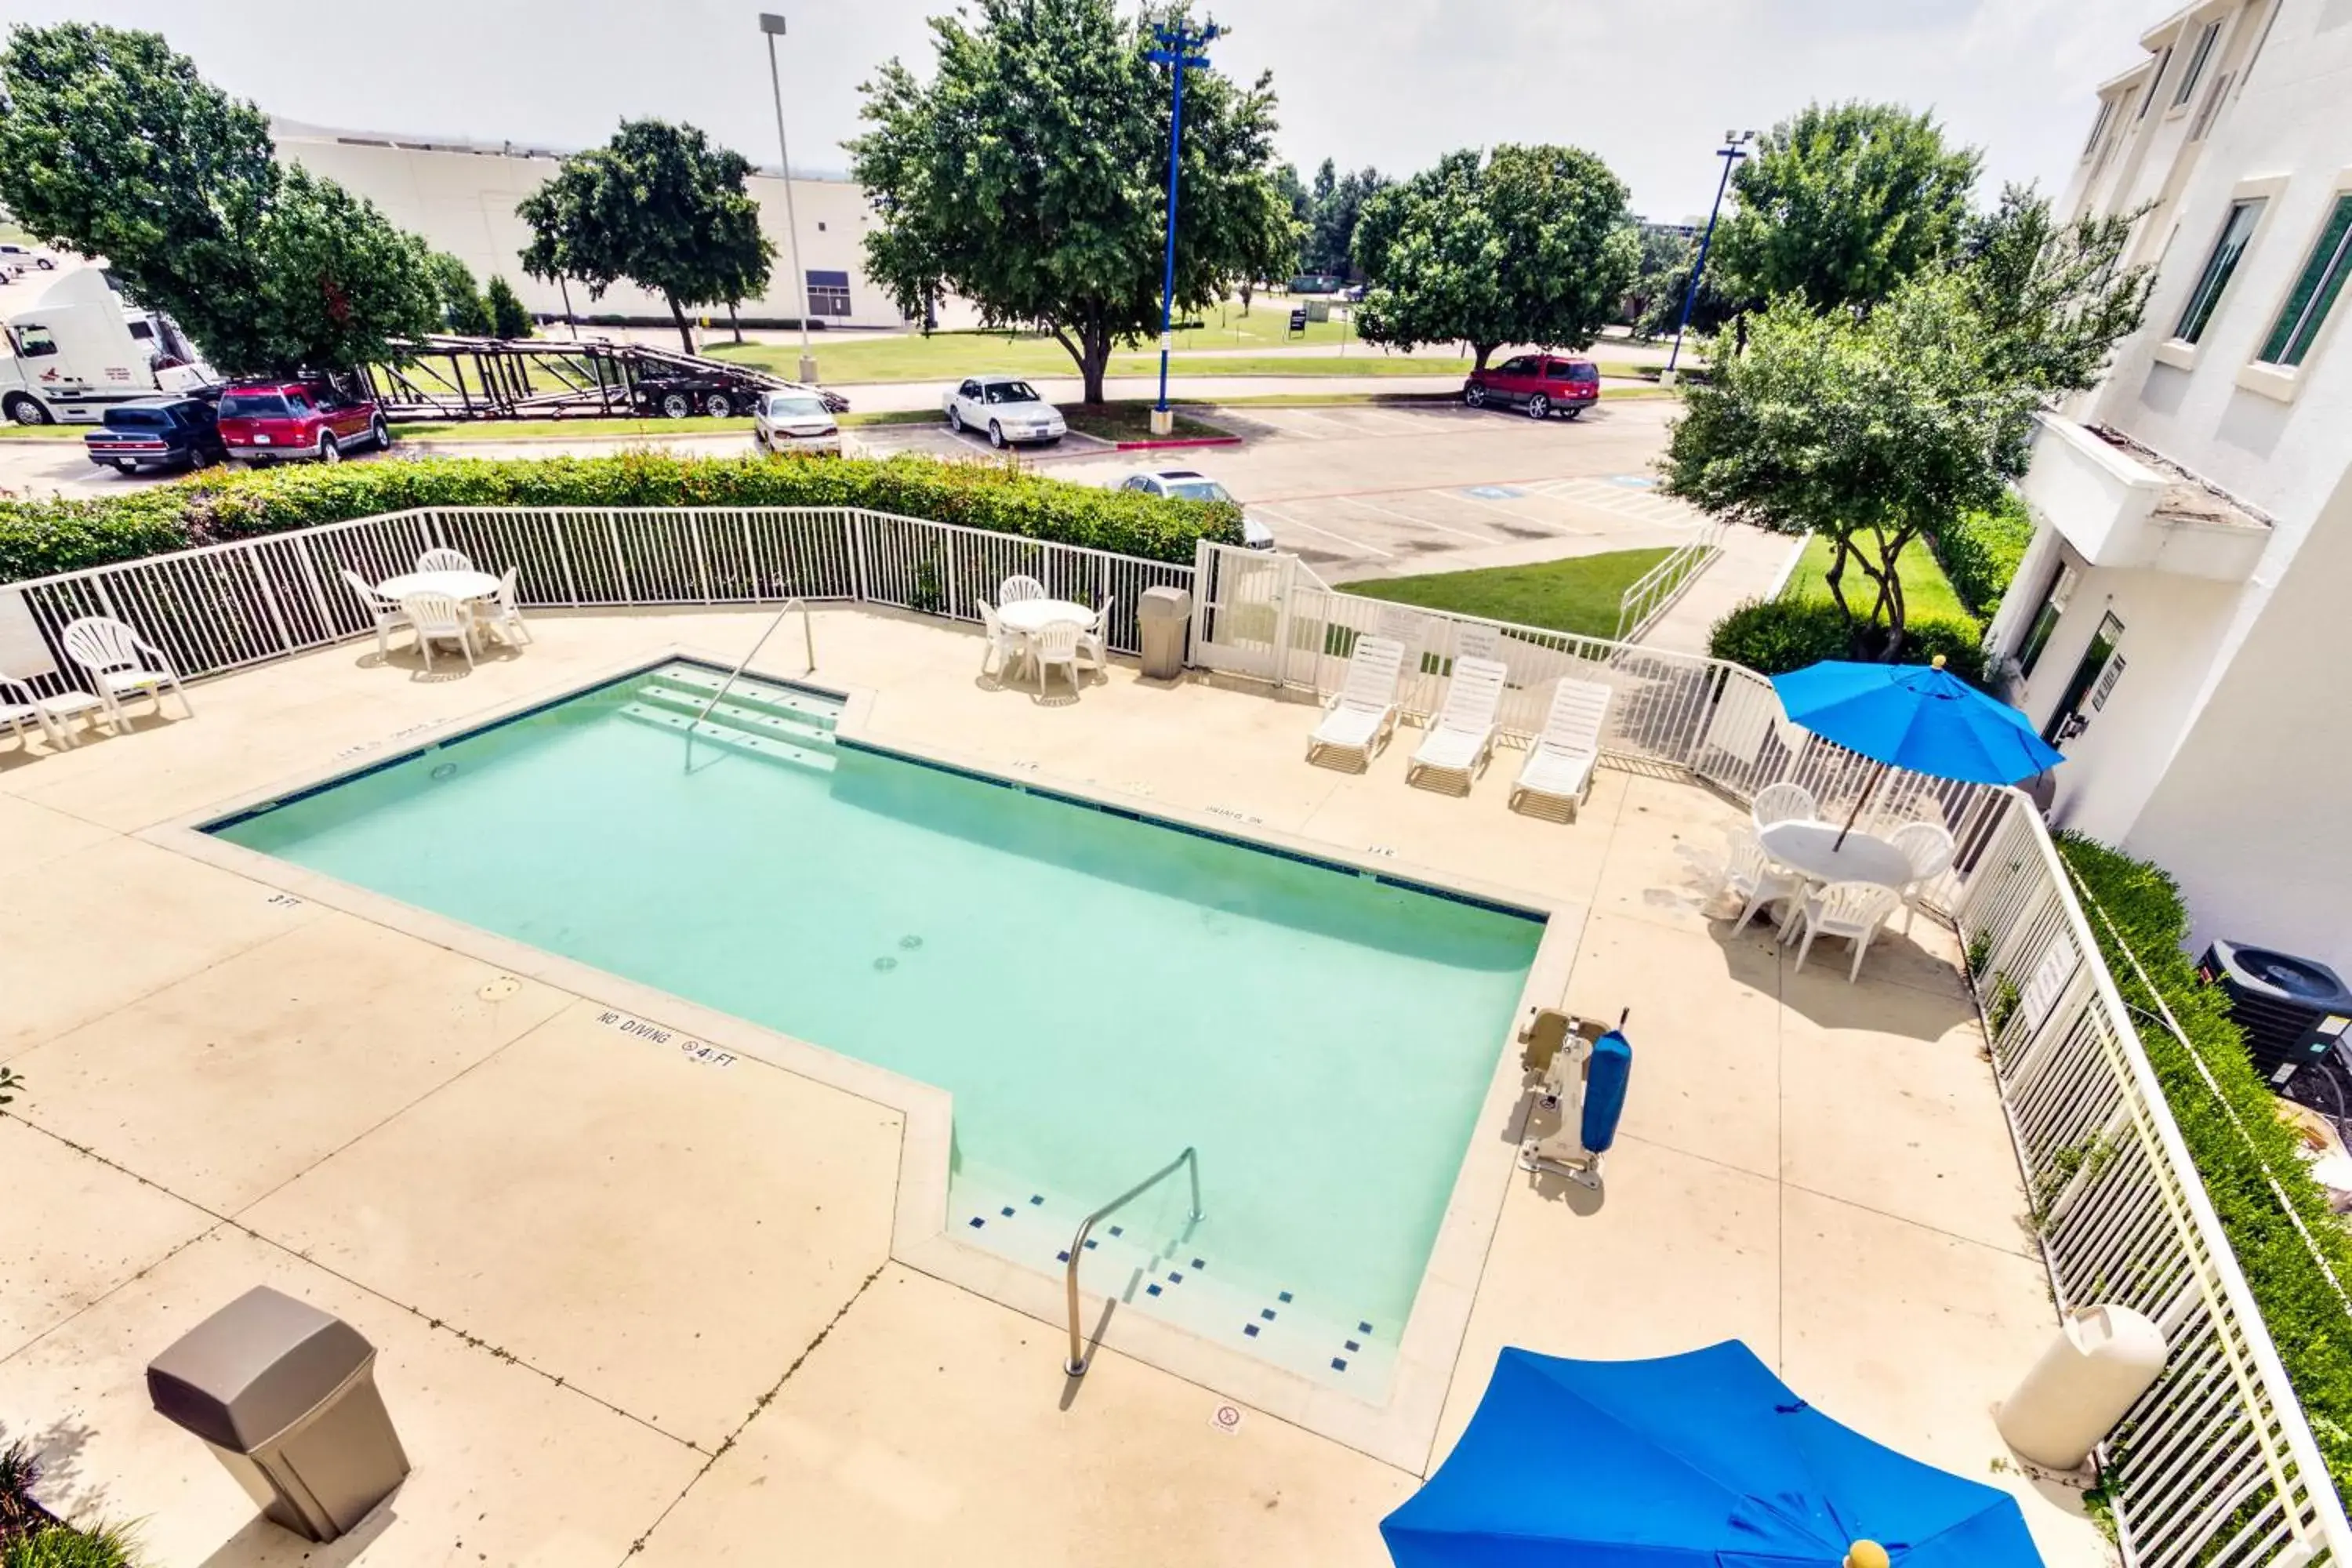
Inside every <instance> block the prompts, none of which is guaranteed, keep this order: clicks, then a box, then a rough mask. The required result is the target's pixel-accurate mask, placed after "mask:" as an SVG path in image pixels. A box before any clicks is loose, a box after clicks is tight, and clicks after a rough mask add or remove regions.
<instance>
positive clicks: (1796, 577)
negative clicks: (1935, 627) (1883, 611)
mask: <svg viewBox="0 0 2352 1568" xmlns="http://www.w3.org/2000/svg"><path fill="white" fill-rule="evenodd" d="M1834 549H1835V546H1833V545H1832V543H1831V542H1830V541H1829V540H1828V539H1826V538H1824V537H1823V536H1822V535H1821V534H1818V533H1817V534H1815V535H1813V537H1812V538H1811V539H1809V540H1807V541H1805V554H1804V558H1803V559H1802V560H1801V561H1799V562H1798V563H1797V569H1796V571H1795V572H1793V573H1791V574H1790V577H1789V585H1788V586H1787V587H1786V588H1783V589H1782V590H1781V591H1780V592H1781V595H1782V597H1784V598H1804V599H1826V598H1828V597H1829V596H1830V587H1829V584H1828V583H1827V581H1825V574H1827V573H1828V571H1829V569H1830V555H1831V553H1832V551H1833V550H1834ZM1895 565H1896V568H1897V569H1898V570H1899V571H1900V572H1901V573H1902V574H1903V613H1904V614H1905V615H1906V616H1957V617H1958V618H1960V619H1962V620H1967V619H1969V618H1971V617H1970V616H1969V612H1968V607H1967V606H1966V605H1962V604H1961V603H1960V596H1959V595H1958V594H1956V593H1954V592H1953V591H1952V584H1951V579H1949V578H1948V577H1946V576H1945V575H1944V568H1943V566H1942V565H1941V564H1940V563H1937V560H1936V552H1934V551H1932V550H1930V549H1928V548H1927V542H1926V541H1924V540H1917V539H1915V540H1913V541H1912V542H1910V543H1908V544H1906V545H1905V546H1904V547H1903V553H1902V554H1901V555H1899V556H1897V557H1896V558H1895ZM1872 594H1873V589H1872V587H1871V583H1870V579H1869V578H1867V577H1865V576H1864V575H1863V574H1862V572H1861V569H1860V568H1858V567H1854V566H1848V567H1847V568H1846V574H1845V596H1846V602H1847V603H1849V604H1851V605H1854V607H1855V609H1856V612H1857V613H1859V612H1860V611H1862V610H1865V609H1867V608H1869V605H1870V600H1871V597H1872Z"/></svg>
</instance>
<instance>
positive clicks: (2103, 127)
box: [2083, 98, 2116, 158]
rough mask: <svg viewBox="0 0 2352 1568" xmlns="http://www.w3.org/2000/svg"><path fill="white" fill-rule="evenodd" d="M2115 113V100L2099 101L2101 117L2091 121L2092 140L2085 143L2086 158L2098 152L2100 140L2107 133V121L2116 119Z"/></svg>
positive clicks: (2084, 153) (2084, 154)
mask: <svg viewBox="0 0 2352 1568" xmlns="http://www.w3.org/2000/svg"><path fill="white" fill-rule="evenodd" d="M2115 112H2116V100H2114V99H2112V98H2103V99H2101V100H2099V117H2098V118H2097V119H2096V120H2094V121H2091V139H2090V140H2089V141H2088V142H2084V143H2083V156H2084V157H2085V158H2087V157H2089V156H2090V155H2091V154H2092V153H2095V152H2096V151H2098V147H2099V138H2100V137H2102V136H2105V134H2106V133H2107V121H2109V120H2110V119H2112V118H2114V116H2115Z"/></svg>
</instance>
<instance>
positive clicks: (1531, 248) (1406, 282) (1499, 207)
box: [1356, 146, 1641, 368]
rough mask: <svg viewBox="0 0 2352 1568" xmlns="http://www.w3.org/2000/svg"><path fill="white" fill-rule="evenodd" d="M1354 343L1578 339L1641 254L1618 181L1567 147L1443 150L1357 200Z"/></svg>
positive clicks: (1616, 296)
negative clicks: (1358, 303) (1362, 286)
mask: <svg viewBox="0 0 2352 1568" xmlns="http://www.w3.org/2000/svg"><path fill="white" fill-rule="evenodd" d="M1356 254H1357V258H1358V259H1359V260H1360V262H1361V263H1362V265H1363V268H1364V271H1365V273H1366V275H1367V276H1368V277H1369V278H1370V279H1371V287H1370V289H1369V290H1368V292H1367V293H1366V294H1365V296H1364V303H1363V308H1362V309H1361V310H1359V311H1358V312H1357V318H1356V320H1357V326H1358V329H1359V330H1360V331H1361V332H1362V333H1363V336H1364V341H1365V342H1376V343H1391V344H1394V345H1395V346H1397V347H1399V348H1402V349H1406V350H1411V349H1412V348H1415V347H1418V346H1419V345H1421V344H1423V343H1435V342H1453V341H1455V340H1457V339H1458V340H1461V341H1464V342H1468V343H1469V344H1470V346H1471V349H1472V350H1473V352H1474V353H1475V354H1476V355H1477V363H1478V364H1479V366H1480V367H1481V368H1484V367H1485V365H1486V360H1487V356H1488V355H1490V354H1492V353H1494V352H1495V350H1496V348H1498V347H1500V346H1501V345H1503V344H1505V343H1535V344H1538V345H1540V346H1542V347H1545V348H1570V349H1580V348H1583V347H1584V346H1585V345H1587V344H1588V343H1590V342H1592V340H1593V339H1594V338H1595V337H1596V336H1598V335H1599V334H1600V331H1601V328H1602V327H1603V326H1604V325H1606V324H1607V323H1608V322H1609V321H1612V320H1614V319H1615V317H1616V314H1617V308H1618V304H1619V302H1620V300H1622V298H1623V296H1624V293H1625V289H1626V288H1627V287H1628V286H1629V285H1630V284H1631V283H1632V282H1633V277H1634V273H1635V270H1636V269H1637V268H1638V267H1639V266H1640V262H1641V242H1640V240H1639V238H1638V237H1637V231H1636V230H1635V228H1634V227H1633V222H1632V220H1631V219H1630V218H1629V217H1628V216H1627V214H1626V211H1625V186H1624V184H1622V182H1621V181H1619V179H1618V178H1617V176H1616V175H1615V174H1612V173H1610V171H1609V165H1608V164H1606V163H1602V162H1601V160H1600V159H1599V158H1597V157H1595V156H1594V155H1593V154H1591V153H1587V152H1585V151H1583V150H1582V149H1581V148H1577V147H1512V146H1502V147H1497V148H1496V149H1495V150H1494V151H1493V152H1492V153H1489V154H1488V155H1487V156H1486V159H1485V160H1484V161H1483V162H1482V161H1481V159H1480V158H1479V155H1478V154H1477V153H1475V152H1460V153H1447V154H1446V155H1445V157H1444V158H1443V159H1442V160H1440V161H1439V163H1438V165H1437V167H1436V168H1434V169H1431V170H1428V171H1425V172H1424V173H1422V174H1416V175H1414V176H1413V177H1412V179H1410V180H1407V181H1406V182H1404V183H1403V184H1399V185H1391V186H1390V187H1388V188H1387V189H1386V190H1384V191H1381V192H1380V193H1379V194H1378V195H1375V196H1373V198H1372V199H1371V200H1370V202H1368V203H1367V204H1366V205H1365V207H1364V212H1363V217H1362V221H1361V223H1360V226H1359V227H1358V228H1357V231H1356Z"/></svg>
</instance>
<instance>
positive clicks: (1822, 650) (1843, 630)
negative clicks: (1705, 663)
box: [1706, 599, 1985, 686]
mask: <svg viewBox="0 0 2352 1568" xmlns="http://www.w3.org/2000/svg"><path fill="white" fill-rule="evenodd" d="M1903 625H1904V642H1903V658H1902V660H1901V662H1902V663H1905V664H1926V663H1927V662H1928V661H1929V660H1930V659H1932V658H1935V657H1936V655H1937V654H1942V655H1943V656H1944V663H1945V666H1946V667H1947V668H1949V669H1950V670H1951V672H1952V673H1953V674H1954V675H1957V676H1958V677H1959V678H1960V679H1963V680H1966V681H1969V683H1971V684H1973V685H1977V686H1982V685H1983V684H1984V674H1985V670H1984V646H1983V642H1982V637H1983V632H1982V631H1981V630H1980V629H1979V627H1978V626H1977V625H1976V623H1975V622H1973V621H1964V620H1956V619H1954V618H1952V617H1951V616H1911V617H1909V618H1908V619H1906V621H1905V622H1904V623H1903ZM1706 651H1707V652H1708V653H1710V654H1712V655H1714V656H1715V657H1716V658H1727V659H1729V660H1731V661H1732V662H1733V663H1734V664H1744V665H1746V666H1747V667H1748V668H1750V669H1752V670H1755V671H1757V672H1758V673H1759V674H1762V675H1785V674H1787V673H1788V672H1789V671H1790V670H1792V669H1802V668H1804V667H1805V666H1807V665H1809V664H1818V663H1820V662H1821V661H1822V659H1825V658H1853V635H1852V632H1851V630H1850V629H1849V627H1848V626H1847V624H1846V618H1845V612H1844V611H1843V610H1841V609H1839V608H1838V607H1837V605H1836V603H1835V601H1833V600H1829V599H1769V600H1751V601H1749V602H1748V603H1747V604H1745V605H1740V606H1739V607H1738V609H1736V610H1734V611H1732V612H1731V613H1730V614H1729V615H1727V616H1724V617H1723V619H1721V620H1719V621H1717V622H1716V623H1715V627H1714V629H1713V630H1712V631H1710V632H1708V633H1707V639H1706Z"/></svg>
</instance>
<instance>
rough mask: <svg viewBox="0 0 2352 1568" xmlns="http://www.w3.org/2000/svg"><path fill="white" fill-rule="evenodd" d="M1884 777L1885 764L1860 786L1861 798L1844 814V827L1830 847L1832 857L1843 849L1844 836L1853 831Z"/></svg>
mask: <svg viewBox="0 0 2352 1568" xmlns="http://www.w3.org/2000/svg"><path fill="white" fill-rule="evenodd" d="M1885 776H1886V764H1885V763H1879V764H1878V771H1877V772H1876V773H1873V774H1871V775H1870V782H1869V783H1868V784H1864V785H1863V786H1862V798H1861V799H1859V800H1857V801H1855V802H1854V803H1853V810H1852V811H1850V812H1847V813H1846V816H1845V826H1843V827H1841V828H1839V829H1838V836H1837V842H1836V843H1835V844H1832V845H1831V846H1830V853H1831V854H1832V855H1834V854H1836V853H1837V852H1838V851H1839V850H1841V849H1843V848H1844V847H1845V836H1846V835H1847V834H1849V833H1852V832H1853V825H1854V822H1855V820H1856V819H1857V818H1858V817H1860V816H1862V808H1863V807H1864V806H1865V805H1869V804H1870V797H1871V796H1872V795H1875V794H1877V793H1878V784H1879V781H1880V780H1881V779H1884V778H1885Z"/></svg>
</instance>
